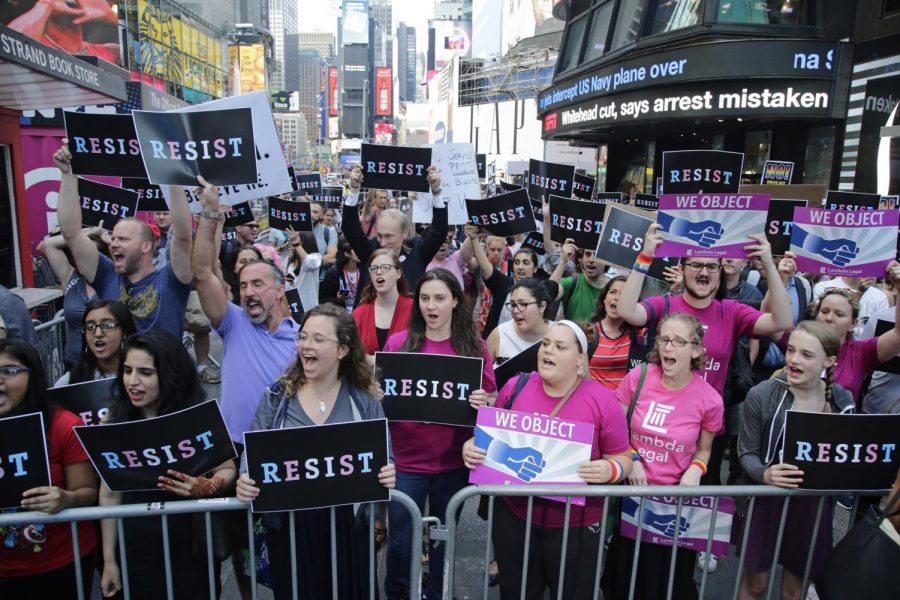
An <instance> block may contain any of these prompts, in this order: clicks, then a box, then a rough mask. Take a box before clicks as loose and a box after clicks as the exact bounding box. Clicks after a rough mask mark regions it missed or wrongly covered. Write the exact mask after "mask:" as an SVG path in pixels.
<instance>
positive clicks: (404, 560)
mask: <svg viewBox="0 0 900 600" xmlns="http://www.w3.org/2000/svg"><path fill="white" fill-rule="evenodd" d="M468 483H469V470H468V469H458V470H456V471H448V472H446V473H436V474H425V473H404V472H402V471H397V489H398V490H400V491H401V492H403V493H404V494H406V495H407V496H409V497H410V498H412V499H413V501H414V502H415V503H416V504H417V505H418V507H419V510H422V511H424V509H425V500H426V498H427V499H428V505H429V513H430V514H431V515H432V516H435V517H438V518H440V519H441V522H445V516H446V513H447V503H448V502H449V500H450V498H451V497H452V496H453V494H455V493H456V492H458V491H459V490H461V489H462V488H464V487H466V485H468ZM461 509H462V506H460V510H461ZM456 517H457V519H458V518H459V513H457V515H456ZM421 535H422V532H421V531H412V520H411V519H410V517H409V512H407V510H406V508H405V507H403V506H401V505H399V504H397V503H395V502H391V503H389V504H388V551H387V569H386V573H385V578H384V588H385V595H386V596H387V598H388V599H389V600H398V599H399V598H401V597H402V596H401V594H403V593H407V594H408V593H409V566H410V560H411V558H412V557H411V556H410V545H411V544H412V540H413V536H415V537H416V539H418V538H420V537H421ZM416 559H417V560H418V557H416ZM428 564H429V565H430V571H429V572H430V574H431V577H430V578H429V581H428V589H427V590H423V591H425V592H427V594H428V597H429V598H440V597H441V588H442V586H443V581H444V545H443V543H439V544H436V543H435V542H432V543H431V549H430V551H429V552H428ZM410 597H411V596H410Z"/></svg>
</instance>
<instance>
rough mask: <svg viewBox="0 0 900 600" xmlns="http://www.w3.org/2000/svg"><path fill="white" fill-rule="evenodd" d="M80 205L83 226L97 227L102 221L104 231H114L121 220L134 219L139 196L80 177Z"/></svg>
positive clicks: (129, 191)
mask: <svg viewBox="0 0 900 600" xmlns="http://www.w3.org/2000/svg"><path fill="white" fill-rule="evenodd" d="M78 203H79V204H80V205H81V224H82V225H84V226H86V227H96V226H97V225H100V222H101V221H102V222H103V228H104V229H107V230H112V228H113V225H115V224H116V223H118V222H119V220H120V219H124V218H125V217H133V216H134V214H135V213H136V212H137V206H138V195H137V194H136V193H135V192H132V191H131V190H123V189H122V188H117V187H114V186H111V185H103V184H102V183H97V182H96V181H90V180H88V179H82V178H81V177H79V178H78Z"/></svg>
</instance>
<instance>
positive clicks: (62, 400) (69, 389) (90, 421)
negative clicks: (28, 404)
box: [47, 377, 116, 425]
mask: <svg viewBox="0 0 900 600" xmlns="http://www.w3.org/2000/svg"><path fill="white" fill-rule="evenodd" d="M115 389H116V378H115V377H108V378H106V379H95V380H94V381H85V382H82V383H73V384H72V385H64V386H61V387H55V388H50V389H48V390H47V399H48V400H50V401H51V402H53V403H54V404H56V405H57V406H60V407H62V408H64V409H66V410H67V411H69V412H71V413H73V414H75V415H76V416H77V417H79V418H80V419H81V422H82V423H84V424H85V425H99V424H100V421H102V420H103V418H104V417H106V415H107V414H109V407H110V406H112V403H113V399H114V398H115V393H116V392H115Z"/></svg>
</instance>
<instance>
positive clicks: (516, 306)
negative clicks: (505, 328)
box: [505, 301, 537, 312]
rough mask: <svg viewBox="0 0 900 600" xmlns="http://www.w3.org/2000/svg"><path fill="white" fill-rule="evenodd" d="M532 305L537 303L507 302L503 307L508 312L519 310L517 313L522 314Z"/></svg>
mask: <svg viewBox="0 0 900 600" xmlns="http://www.w3.org/2000/svg"><path fill="white" fill-rule="evenodd" d="M532 304H537V301H533V302H513V301H510V302H507V303H506V305H505V306H506V308H508V309H509V312H513V311H516V310H519V311H523V312H524V311H525V310H526V309H527V308H528V307H529V306H531V305H532Z"/></svg>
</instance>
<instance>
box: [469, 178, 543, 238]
mask: <svg viewBox="0 0 900 600" xmlns="http://www.w3.org/2000/svg"><path fill="white" fill-rule="evenodd" d="M466 210H467V211H468V212H469V221H470V222H471V223H472V224H473V225H475V226H477V227H481V228H482V229H485V230H487V231H489V232H491V233H492V234H494V235H498V236H500V237H509V236H512V235H518V234H520V233H528V232H529V231H534V230H535V229H537V225H536V224H535V219H534V214H533V212H532V209H531V202H530V201H529V200H528V193H527V192H525V190H523V189H521V188H519V189H517V190H515V191H512V192H508V193H506V194H497V195H496V196H491V197H490V198H485V199H484V200H469V199H466Z"/></svg>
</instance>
